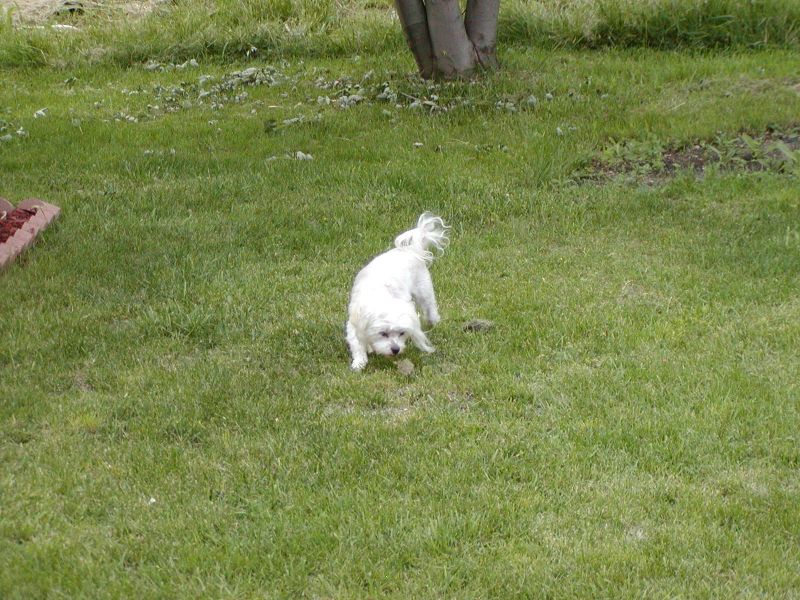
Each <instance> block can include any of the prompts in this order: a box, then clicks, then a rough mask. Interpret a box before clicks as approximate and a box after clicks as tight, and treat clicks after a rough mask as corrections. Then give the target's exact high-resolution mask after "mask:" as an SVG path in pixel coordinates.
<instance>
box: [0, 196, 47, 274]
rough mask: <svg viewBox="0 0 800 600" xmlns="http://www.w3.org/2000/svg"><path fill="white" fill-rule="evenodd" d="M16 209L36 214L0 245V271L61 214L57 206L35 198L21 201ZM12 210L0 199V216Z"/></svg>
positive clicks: (10, 205)
mask: <svg viewBox="0 0 800 600" xmlns="http://www.w3.org/2000/svg"><path fill="white" fill-rule="evenodd" d="M17 208H24V209H26V210H34V211H36V214H35V215H33V216H32V217H31V218H30V219H28V220H27V221H25V223H24V224H23V225H22V227H21V228H19V229H18V230H17V231H16V232H15V233H14V235H12V236H11V237H10V238H8V239H7V240H6V241H5V242H3V243H1V244H0V269H3V267H5V266H6V265H9V264H11V262H12V261H13V260H14V259H15V258H16V257H17V256H19V255H20V253H21V252H22V251H23V250H25V248H27V247H28V246H30V245H31V244H32V243H33V241H34V239H36V236H37V235H39V233H41V232H42V231H43V230H44V229H45V228H46V227H47V226H48V225H49V224H50V223H51V222H52V221H53V219H55V218H56V217H57V216H58V215H59V213H60V212H61V209H60V208H58V207H57V206H53V205H52V204H48V203H47V202H45V201H44V200H37V199H36V198H30V199H28V200H23V201H22V202H20V203H19V205H18V206H17ZM12 210H14V206H13V205H12V204H11V203H10V202H9V201H8V200H6V199H5V198H0V216H2V215H3V213H4V212H5V213H10V212H11V211H12Z"/></svg>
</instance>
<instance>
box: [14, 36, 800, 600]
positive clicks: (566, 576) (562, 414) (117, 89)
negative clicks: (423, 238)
mask: <svg viewBox="0 0 800 600" xmlns="http://www.w3.org/2000/svg"><path fill="white" fill-rule="evenodd" d="M503 59H504V67H505V68H504V70H503V71H502V72H500V73H498V74H496V75H493V76H491V77H488V78H487V79H484V80H482V81H479V82H477V83H474V84H470V83H461V84H448V85H440V86H435V87H431V88H428V87H427V86H425V85H423V84H421V83H418V82H416V81H414V80H413V79H411V78H408V77H407V76H406V73H408V72H409V71H410V70H411V69H412V63H411V59H410V56H409V55H407V54H406V52H405V51H402V50H398V51H389V52H387V53H384V54H379V55H373V56H369V55H362V56H360V57H359V58H357V59H351V58H329V59H324V58H318V59H309V58H307V59H300V58H293V59H291V61H290V62H280V61H277V62H274V63H272V65H273V66H274V67H275V70H274V72H271V77H273V79H274V84H273V85H259V86H241V87H239V88H236V89H235V90H233V91H230V92H228V91H225V90H221V91H212V92H211V93H209V94H208V95H206V96H203V98H202V99H200V98H199V96H200V95H201V94H203V93H204V91H209V90H211V88H212V87H213V86H214V85H218V84H220V83H221V82H225V81H230V73H231V72H232V71H235V70H241V69H244V68H247V67H253V66H256V67H263V66H266V64H267V63H265V62H264V61H262V60H258V61H254V62H248V63H233V64H231V63H224V62H203V61H201V62H200V64H199V66H198V67H191V66H187V67H186V68H184V69H182V70H165V71H160V70H147V69H145V68H142V67H141V66H134V67H131V68H127V69H123V68H116V67H113V66H110V65H107V64H106V65H103V64H101V65H96V66H91V65H88V64H87V65H85V66H80V65H78V66H74V67H67V68H62V69H57V68H46V69H45V68H38V69H24V68H15V69H8V70H5V71H0V120H2V121H0V125H2V124H3V123H5V125H4V127H5V132H0V135H3V134H4V133H10V135H11V138H12V139H11V140H8V141H5V142H0V195H2V196H6V197H8V198H10V199H11V200H12V201H13V202H18V201H20V200H22V199H23V198H25V197H31V196H33V197H40V198H43V199H46V200H48V201H50V202H52V203H54V204H57V205H59V206H61V208H62V210H63V213H62V217H61V218H60V220H59V221H58V222H57V223H56V224H55V225H54V226H53V228H52V229H50V230H48V231H47V232H46V233H45V234H44V236H43V238H42V239H41V240H40V241H39V242H38V243H37V244H36V246H35V247H34V248H33V249H32V250H30V251H28V252H27V253H26V254H25V255H24V257H23V258H22V259H21V260H19V261H17V263H15V264H14V265H12V266H11V267H10V268H9V269H8V270H6V271H5V272H3V273H2V274H0V292H1V293H0V596H2V597H4V598H31V597H68V598H76V597H143V598H147V597H189V598H193V597H231V598H233V597H235V598H246V597H259V598H261V597H267V598H279V597H286V598H290V597H308V598H375V597H394V598H460V599H461V598H516V597H520V598H524V597H563V598H571V597H586V598H595V597H634V596H637V597H692V598H697V597H709V598H711V597H715V598H720V597H722V598H726V597H773V598H777V597H786V598H789V597H797V596H798V590H799V589H800V575H798V574H799V573H800V552H798V547H800V471H799V469H800V446H799V445H798V442H800V439H799V438H798V435H799V434H798V431H800V405H799V404H798V398H799V397H800V389H798V381H800V353H798V348H800V299H799V297H798V285H799V284H800V193H798V189H800V185H799V184H798V178H797V176H796V175H792V174H791V173H790V172H782V173H778V172H770V171H765V172H743V171H742V172H737V171H736V170H733V171H725V170H715V169H709V171H708V172H707V173H706V174H705V175H704V176H702V177H697V176H695V175H694V174H691V173H683V174H678V175H677V176H675V177H670V178H664V179H662V180H659V181H657V182H656V183H655V184H650V183H644V182H642V181H639V180H637V179H636V178H635V177H628V178H624V179H619V180H612V181H600V182H594V183H579V182H578V180H577V178H576V177H575V173H576V172H578V171H579V170H581V169H583V168H585V166H586V165H587V164H588V162H589V161H590V159H591V158H592V157H593V156H597V155H598V153H600V152H601V151H602V150H603V149H604V148H606V147H608V145H609V144H612V143H614V142H618V141H619V140H644V139H656V140H660V141H662V142H664V143H670V144H688V143H692V142H694V141H698V140H704V141H707V140H713V139H714V138H715V136H716V135H717V134H718V133H720V132H721V133H723V134H726V135H735V134H737V133H738V132H741V131H748V132H750V133H752V134H753V135H756V134H758V133H759V132H763V131H765V130H766V128H767V127H769V126H774V127H790V126H792V125H793V124H794V125H796V123H797V121H798V115H800V93H798V90H799V89H800V88H798V85H800V78H798V77H799V76H798V73H799V72H800V70H799V69H798V67H800V58H798V54H797V53H796V52H793V51H789V50H764V51H750V52H743V51H742V52H739V51H736V52H734V51H730V52H719V53H707V54H692V53H689V52H662V53H660V52H655V51H647V50H627V51H615V50H610V51H598V52H580V51H567V50H562V51H557V50H535V49H522V48H506V49H505V52H504V54H503ZM370 73H371V75H370ZM204 76H210V77H212V79H208V80H205V78H204V81H203V83H202V84H201V83H200V78H201V77H204ZM365 76H366V80H365ZM336 81H339V82H340V83H338V84H337V83H335V82H336ZM342 82H344V83H342ZM382 82H388V84H389V88H390V89H391V91H392V92H393V93H396V94H397V95H398V97H397V100H396V101H390V102H387V101H383V100H380V99H378V98H377V97H376V95H377V93H378V91H380V90H382V89H383V86H382V85H381V84H382ZM357 84H361V87H360V88H359V87H357ZM348 86H349V87H348ZM242 92H246V95H243V93H242ZM343 94H348V95H362V96H364V97H365V100H364V101H361V102H358V103H356V104H355V105H354V106H351V107H349V108H342V107H340V106H339V104H338V101H337V98H339V97H340V96H341V95H343ZM548 94H549V95H550V96H548ZM434 95H435V96H436V97H437V98H436V99H435V100H432V98H433V96H434ZM531 95H533V96H535V97H536V99H537V101H538V102H537V103H536V104H535V106H531V105H529V103H528V98H529V97H530V96H531ZM237 96H238V98H237ZM325 97H328V98H329V99H331V100H332V102H331V103H330V104H327V101H326V100H325ZM415 98H416V99H420V100H428V101H431V102H433V103H435V104H436V105H437V106H444V107H448V108H451V110H448V111H436V110H434V111H433V112H430V108H429V107H427V106H425V107H423V108H421V109H414V108H409V104H410V103H411V102H413V99H415ZM200 100H202V103H201V102H200ZM498 102H501V103H502V104H501V106H500V107H498V106H497V103H498ZM508 103H512V104H511V105H509V104H508ZM396 104H400V105H401V107H400V108H397V107H396ZM531 104H532V102H531ZM40 109H47V110H46V111H45V116H43V117H40V118H34V114H35V113H36V112H37V111H39V110H40ZM298 118H300V120H295V119H298ZM20 128H21V129H22V131H23V133H22V134H18V133H17V131H19V130H20ZM419 143H421V144H422V146H418V144H419ZM415 144H416V145H415ZM297 151H302V152H304V153H308V154H311V155H312V156H313V160H310V161H300V160H295V159H294V158H293V156H294V155H295V153H296V152H297ZM423 210H431V211H434V212H437V213H438V214H441V215H442V216H443V217H444V218H445V220H446V221H448V223H450V224H451V225H452V226H453V232H452V243H451V246H450V248H449V249H448V251H447V253H446V254H445V255H444V256H443V257H442V258H440V259H438V260H437V261H436V262H435V263H434V266H433V268H432V274H433V278H434V282H435V285H436V290H437V293H438V297H439V304H440V308H441V312H442V317H443V321H442V323H441V324H440V325H439V326H438V327H437V328H435V329H434V330H433V331H432V332H431V335H430V337H431V341H432V342H433V344H434V345H435V346H436V347H437V352H436V353H434V354H432V355H422V354H420V353H419V352H417V351H413V350H412V351H411V352H410V353H409V354H408V355H406V356H407V357H408V358H410V360H411V361H412V362H413V363H414V365H415V370H414V372H413V374H412V375H411V376H405V375H402V374H401V373H400V372H399V371H398V370H397V369H396V367H395V365H394V363H392V362H391V361H389V360H388V359H374V358H373V359H371V361H370V364H369V366H368V367H367V369H366V370H365V372H364V373H361V374H354V373H351V372H350V371H349V369H348V364H349V359H348V354H347V350H346V347H345V344H344V339H343V324H344V320H345V309H346V303H347V294H348V291H349V286H350V283H351V280H352V277H353V276H354V274H355V273H356V272H357V270H358V269H359V268H360V267H361V266H362V265H363V264H364V263H365V262H366V261H367V260H368V259H369V258H370V257H371V256H373V255H374V254H376V253H378V252H380V251H382V250H384V249H386V248H387V247H388V246H389V244H390V243H391V240H392V239H393V237H394V236H395V235H396V234H397V233H399V232H400V231H403V230H404V229H407V228H408V227H409V226H410V225H412V224H413V222H414V221H415V219H416V216H417V215H418V214H419V213H420V212H422V211H423ZM476 318H482V319H489V320H491V321H493V322H494V325H495V326H494V328H493V329H491V330H490V331H488V332H484V333H473V332H466V331H464V329H463V325H464V324H465V323H466V322H468V321H469V320H471V319H476Z"/></svg>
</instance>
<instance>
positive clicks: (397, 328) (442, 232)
mask: <svg viewBox="0 0 800 600" xmlns="http://www.w3.org/2000/svg"><path fill="white" fill-rule="evenodd" d="M448 229H449V227H448V226H447V225H445V224H444V221H442V219H441V217H437V216H435V215H432V214H430V213H427V212H426V213H423V214H422V215H420V217H419V219H418V220H417V226H416V227H415V228H414V229H410V230H408V231H406V232H404V233H401V234H400V235H398V236H397V237H396V238H395V240H394V246H395V247H394V248H392V249H391V250H389V251H387V252H384V253H383V254H380V255H378V256H376V257H375V258H373V259H372V261H371V262H370V263H369V264H368V265H367V266H366V267H364V268H363V269H361V271H359V273H358V275H356V279H355V281H354V282H353V290H352V291H351V293H350V306H349V315H348V319H347V345H348V346H349V347H350V354H351V355H352V357H353V362H352V363H351V365H350V366H351V367H352V368H353V370H355V371H360V370H361V369H363V368H364V367H365V366H366V364H367V354H369V353H370V352H374V353H375V354H382V355H384V356H394V355H397V354H400V353H401V352H402V351H403V350H404V349H405V347H406V344H407V343H408V340H412V341H413V342H414V344H415V345H416V346H417V347H418V348H419V349H420V350H422V351H424V352H433V346H432V345H431V343H430V341H429V340H428V338H427V336H426V335H425V332H424V331H422V325H421V323H420V317H419V315H418V314H417V309H419V311H420V312H421V313H422V316H423V317H424V318H425V320H426V321H427V322H428V324H429V325H431V326H433V325H436V324H437V323H438V322H439V309H438V307H437V306H436V296H435V295H434V293H433V282H432V281H431V274H430V272H429V271H428V265H429V264H430V263H431V262H432V261H433V256H434V255H433V253H432V252H431V251H430V250H429V249H430V248H433V249H435V250H437V251H439V252H443V251H444V249H445V248H446V247H447V244H448V243H449V242H450V240H449V238H448V237H447V231H448Z"/></svg>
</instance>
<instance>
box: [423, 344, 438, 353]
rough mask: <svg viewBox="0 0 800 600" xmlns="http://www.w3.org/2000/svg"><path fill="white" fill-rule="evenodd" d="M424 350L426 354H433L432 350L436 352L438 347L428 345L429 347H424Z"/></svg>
mask: <svg viewBox="0 0 800 600" xmlns="http://www.w3.org/2000/svg"><path fill="white" fill-rule="evenodd" d="M422 351H423V352H425V353H426V354H431V353H432V352H436V348H434V347H433V346H428V347H427V348H422Z"/></svg>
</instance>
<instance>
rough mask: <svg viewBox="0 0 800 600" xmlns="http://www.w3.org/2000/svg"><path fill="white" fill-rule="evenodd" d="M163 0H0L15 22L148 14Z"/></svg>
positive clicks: (0, 5) (35, 22)
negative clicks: (94, 14) (83, 16)
mask: <svg viewBox="0 0 800 600" xmlns="http://www.w3.org/2000/svg"><path fill="white" fill-rule="evenodd" d="M164 3H165V0H137V1H134V2H131V1H130V0H127V1H126V0H91V1H89V0H0V14H2V12H3V9H5V10H10V11H11V17H12V19H13V20H14V22H15V23H20V24H25V25H41V24H42V23H46V22H48V21H50V20H53V19H61V18H68V19H70V21H71V24H72V25H78V23H77V22H72V21H75V20H76V19H77V17H79V16H81V15H83V14H90V13H97V14H100V15H118V16H124V17H127V18H136V17H142V16H144V15H147V14H150V13H151V12H152V11H153V10H154V9H155V8H156V7H158V6H159V5H161V4H164Z"/></svg>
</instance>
